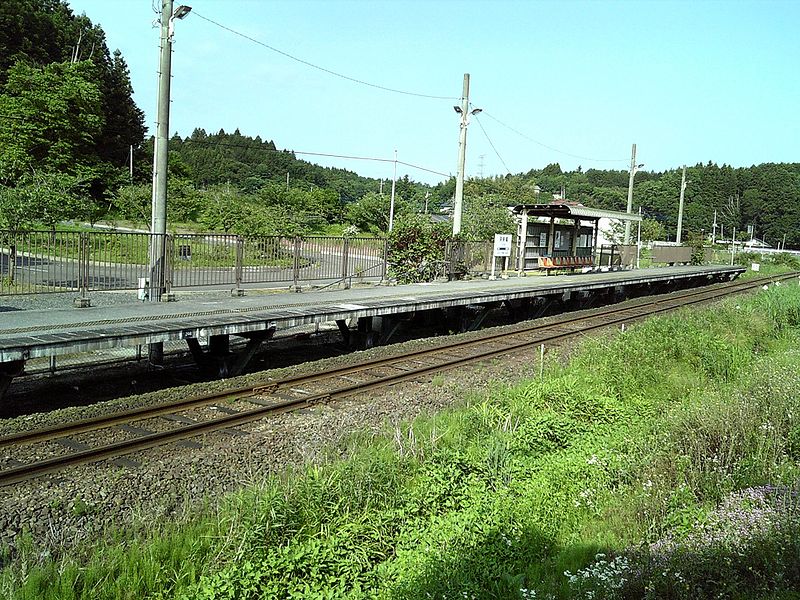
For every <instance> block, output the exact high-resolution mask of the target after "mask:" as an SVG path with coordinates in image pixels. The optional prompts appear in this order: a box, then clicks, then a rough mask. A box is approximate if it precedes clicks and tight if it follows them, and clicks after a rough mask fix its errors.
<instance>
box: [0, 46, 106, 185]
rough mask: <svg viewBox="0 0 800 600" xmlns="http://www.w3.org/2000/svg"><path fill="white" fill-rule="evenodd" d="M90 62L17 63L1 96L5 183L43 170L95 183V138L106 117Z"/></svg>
mask: <svg viewBox="0 0 800 600" xmlns="http://www.w3.org/2000/svg"><path fill="white" fill-rule="evenodd" d="M91 71H92V67H91V64H90V63H88V62H86V61H85V62H80V63H74V64H70V63H52V64H50V65H47V66H46V67H42V68H39V67H32V66H30V65H27V64H24V63H17V64H16V65H14V66H13V67H12V68H11V69H10V70H9V72H8V81H7V83H6V85H5V87H4V88H3V93H2V94H0V114H3V115H4V116H6V118H4V119H0V182H3V183H5V184H6V185H13V184H14V183H15V182H16V181H18V180H19V179H20V178H21V177H23V175H25V174H29V173H32V172H33V171H35V170H40V169H44V170H47V171H53V172H63V173H70V174H73V175H78V176H80V178H81V179H82V180H84V181H85V182H90V181H91V180H93V179H94V178H95V177H96V175H97V164H98V162H99V160H98V156H97V151H96V147H95V138H96V137H97V136H98V135H99V133H100V131H101V129H102V126H103V123H104V117H103V114H102V110H101V108H102V107H101V96H100V90H99V89H98V87H97V85H95V84H94V83H93V82H92V80H91V75H92V73H91Z"/></svg>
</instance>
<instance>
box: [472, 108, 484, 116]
mask: <svg viewBox="0 0 800 600" xmlns="http://www.w3.org/2000/svg"><path fill="white" fill-rule="evenodd" d="M479 112H483V109H482V108H473V109H472V112H470V113H469V114H471V115H477V114H478V113H479Z"/></svg>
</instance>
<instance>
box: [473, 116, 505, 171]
mask: <svg viewBox="0 0 800 600" xmlns="http://www.w3.org/2000/svg"><path fill="white" fill-rule="evenodd" d="M475 120H476V121H477V122H478V125H479V126H480V128H481V131H482V132H483V135H485V136H486V141H488V142H489V145H490V146H491V147H492V150H494V153H495V154H496V155H497V158H499V159H500V162H501V163H503V166H504V167H505V168H506V172H507V173H508V174H509V175H510V174H511V169H509V168H508V165H507V164H506V161H504V160H503V157H502V156H500V153H499V152H498V151H497V148H495V147H494V143H493V142H492V139H491V138H490V137H489V134H488V133H486V129H484V127H483V123H481V120H480V119H479V118H478V115H477V114H476V115H475Z"/></svg>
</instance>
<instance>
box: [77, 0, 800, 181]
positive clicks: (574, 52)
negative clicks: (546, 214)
mask: <svg viewBox="0 0 800 600" xmlns="http://www.w3.org/2000/svg"><path fill="white" fill-rule="evenodd" d="M155 2H156V4H157V3H158V0H155ZM180 3H186V4H190V5H191V6H192V7H193V9H194V10H193V14H190V15H189V16H188V17H186V19H184V20H183V21H178V22H177V23H176V32H175V44H174V54H173V63H172V73H173V80H172V111H171V116H170V130H171V132H173V133H174V132H176V131H177V132H178V133H179V134H180V135H182V136H187V135H189V134H190V133H191V132H192V130H193V129H194V128H195V127H202V128H204V129H205V130H206V131H207V132H209V133H212V132H216V131H218V130H219V129H220V128H223V129H225V131H228V132H232V131H233V130H235V129H236V128H237V127H238V128H239V129H240V131H241V132H242V133H243V134H247V135H252V136H255V135H260V136H261V137H262V138H263V139H271V140H274V142H275V144H276V145H277V146H278V147H279V148H290V149H293V150H296V151H308V152H319V153H329V154H341V155H354V156H363V157H376V158H388V159H391V158H392V157H393V155H394V151H395V150H397V153H398V160H400V161H404V162H408V163H412V164H415V165H420V166H423V167H426V168H428V169H431V170H433V171H437V172H440V173H443V174H455V171H456V163H457V158H458V134H459V121H458V116H457V115H456V113H455V112H454V111H453V108H452V107H453V105H454V104H457V103H458V98H459V97H460V95H461V87H462V80H463V75H464V73H470V75H471V90H470V100H471V102H472V104H473V105H474V106H475V107H479V108H482V109H483V111H484V112H483V113H481V115H479V117H478V121H476V120H475V119H473V120H472V122H471V124H470V126H469V129H468V142H467V167H466V172H467V176H479V175H481V174H482V175H484V176H490V175H502V174H505V173H507V172H508V171H510V172H512V173H518V172H525V171H528V170H529V169H532V168H541V167H543V166H545V165H547V164H548V163H553V162H558V163H560V164H561V166H562V168H564V169H574V168H575V167H577V166H578V165H581V166H582V167H583V168H584V169H588V168H618V169H627V168H628V165H629V163H630V149H631V144H632V143H634V142H635V143H636V144H637V146H638V160H637V162H640V163H644V164H645V167H644V169H646V170H658V171H661V170H665V169H670V168H677V167H679V166H680V165H682V164H684V163H685V164H689V165H692V164H695V163H697V162H707V161H714V162H717V163H719V164H722V163H727V164H730V165H733V166H749V165H751V164H758V163H762V162H797V161H798V160H800V159H798V155H797V141H798V139H800V77H798V72H800V68H798V66H799V65H800V36H798V32H797V27H798V23H800V1H794V0H784V1H772V2H770V1H761V2H744V1H722V0H719V1H704V2H703V1H699V2H675V1H596V2H586V1H578V0H572V1H570V0H567V1H561V2H546V1H539V2H533V1H531V2H523V1H516V2H503V1H493V2H486V1H482V0H472V1H460V2H458V1H454V0H438V1H421V0H417V1H414V0H405V1H403V0H396V1H389V0H371V1H368V0H357V1H339V0H326V1H323V0H312V1H308V0H249V1H248V0H185V1H184V2H181V1H178V0H176V2H175V4H176V5H178V4H180ZM69 4H70V6H71V7H72V9H73V11H74V12H75V13H77V14H80V13H86V15H87V16H88V17H89V18H90V19H91V20H92V22H94V23H99V24H100V25H101V26H102V28H103V30H104V31H105V32H106V36H107V39H108V46H109V48H110V49H111V50H114V49H115V48H119V49H120V50H121V51H122V53H123V55H124V57H125V59H126V60H127V62H128V65H129V67H130V70H131V79H132V83H133V86H134V90H135V99H136V102H137V104H138V105H139V106H140V107H141V108H142V109H143V110H144V111H145V114H146V119H147V125H148V128H149V129H150V132H151V133H152V132H154V131H155V126H154V122H155V107H156V87H157V66H158V37H159V30H158V29H157V28H155V27H154V26H153V21H154V19H155V18H156V14H155V13H154V10H153V5H152V4H151V0H70V1H69ZM203 17H205V19H204V18H203ZM206 19H211V20H213V21H216V22H217V23H219V24H221V25H224V26H225V27H227V28H230V29H232V30H235V31H237V32H239V33H241V34H244V35H246V36H249V37H251V38H254V39H255V40H258V41H259V42H261V43H263V44H267V45H269V46H272V47H274V48H276V49H279V50H281V51H283V52H285V53H288V54H291V55H294V56H296V57H297V58H300V59H302V60H304V61H307V62H309V63H313V64H315V65H318V66H320V67H323V68H325V69H329V70H331V71H335V72H337V73H340V74H343V75H346V76H348V77H351V78H354V79H359V80H363V81H366V82H369V83H372V84H375V85H379V86H384V87H389V88H394V89H398V90H403V91H408V92H413V93H419V94H426V95H434V96H447V97H451V98H450V99H430V98H420V97H416V96H410V95H406V94H398V93H391V92H386V91H382V90H379V89H376V88H373V87H369V86H365V85H360V84H357V83H354V82H352V81H349V80H345V79H342V78H340V77H336V76H333V75H330V74H328V73H325V72H323V71H320V70H318V69H314V68H311V67H309V66H306V65H304V64H301V63H299V62H296V61H293V60H291V59H289V58H287V57H285V56H283V55H281V54H278V53H276V52H274V51H271V50H269V49H267V48H265V47H264V46H262V45H259V44H257V43H255V42H253V41H250V40H247V39H244V38H242V37H240V36H238V35H235V34H233V33H231V32H230V31H227V30H225V29H223V28H221V27H219V26H218V25H215V24H212V23H211V22H209V21H208V20H206ZM481 125H482V126H483V130H485V133H484V131H483V130H482V129H481ZM492 146H494V147H492ZM498 155H499V156H498ZM299 157H300V158H305V159H307V160H310V161H312V162H317V163H319V164H323V165H326V166H338V167H343V168H347V169H350V170H352V171H356V172H358V173H360V174H363V175H367V176H371V177H384V178H389V179H390V178H391V177H392V164H391V163H379V162H370V161H355V160H346V159H333V158H331V159H324V158H320V157H312V156H302V155H299ZM406 173H407V174H408V175H409V176H410V177H411V178H413V179H415V180H418V181H424V182H427V183H436V182H438V181H441V180H443V179H444V177H443V176H441V175H436V174H432V173H428V172H425V171H420V170H417V169H413V168H409V167H405V166H403V165H400V166H399V167H398V176H402V175H404V174H406Z"/></svg>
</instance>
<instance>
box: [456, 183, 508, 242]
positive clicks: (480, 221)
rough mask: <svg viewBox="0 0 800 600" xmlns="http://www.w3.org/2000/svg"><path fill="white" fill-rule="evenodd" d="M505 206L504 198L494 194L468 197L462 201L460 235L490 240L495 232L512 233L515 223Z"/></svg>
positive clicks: (467, 237)
mask: <svg viewBox="0 0 800 600" xmlns="http://www.w3.org/2000/svg"><path fill="white" fill-rule="evenodd" d="M507 206H508V201H507V200H506V199H505V198H503V197H498V196H496V195H494V194H488V195H485V196H481V197H478V198H468V199H467V200H466V201H465V202H464V214H463V224H462V228H461V233H462V237H464V238H465V239H471V240H491V239H494V235H495V234H496V233H513V232H514V231H515V230H516V224H515V223H514V219H513V217H512V216H511V213H510V212H509V211H508V208H507Z"/></svg>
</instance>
